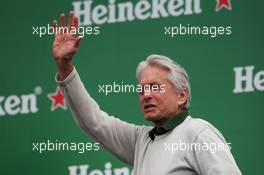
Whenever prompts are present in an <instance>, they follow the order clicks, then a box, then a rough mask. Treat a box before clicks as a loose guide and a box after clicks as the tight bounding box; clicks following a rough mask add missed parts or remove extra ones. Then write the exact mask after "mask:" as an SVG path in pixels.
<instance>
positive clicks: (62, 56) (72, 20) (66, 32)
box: [52, 11, 82, 63]
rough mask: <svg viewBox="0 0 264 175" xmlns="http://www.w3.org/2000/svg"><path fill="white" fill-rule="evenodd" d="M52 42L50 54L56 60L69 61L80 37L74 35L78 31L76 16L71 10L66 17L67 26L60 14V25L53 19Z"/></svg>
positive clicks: (76, 49)
mask: <svg viewBox="0 0 264 175" xmlns="http://www.w3.org/2000/svg"><path fill="white" fill-rule="evenodd" d="M53 26H54V31H55V32H54V33H55V34H54V42H53V49H52V54H53V57H54V58H55V61H56V62H58V63H59V62H61V61H70V60H71V59H72V57H73V56H74V55H75V54H76V52H77V51H78V48H79V44H80V41H81V39H82V38H81V37H78V36H77V35H76V33H77V32H76V31H78V17H76V16H74V13H73V12H72V11H71V12H70V13H69V18H68V26H66V25H65V16H64V14H61V16H60V26H59V27H58V24H57V21H56V20H54V22H53ZM73 30H74V31H73Z"/></svg>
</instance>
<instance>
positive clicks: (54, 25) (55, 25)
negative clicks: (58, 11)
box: [53, 20, 58, 37]
mask: <svg viewBox="0 0 264 175" xmlns="http://www.w3.org/2000/svg"><path fill="white" fill-rule="evenodd" d="M53 28H54V36H55V37H56V35H57V28H58V23H57V20H54V21H53Z"/></svg>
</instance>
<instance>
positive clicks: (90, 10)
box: [72, 0, 232, 26]
mask: <svg viewBox="0 0 264 175" xmlns="http://www.w3.org/2000/svg"><path fill="white" fill-rule="evenodd" d="M95 2H96V1H93V0H79V1H74V2H73V3H72V5H73V10H74V13H75V15H76V16H78V17H79V19H80V25H82V26H86V25H92V24H97V25H101V24H105V23H108V24H111V23H121V22H128V21H134V20H147V19H158V18H167V17H178V16H187V15H199V14H200V13H202V8H201V0H138V1H136V2H132V1H126V2H118V1H117V0H108V4H106V5H105V4H98V3H97V2H96V3H95ZM213 8H215V11H216V12H219V11H220V10H222V9H226V10H229V11H230V10H232V6H231V1H230V0H216V5H215V6H214V7H212V9H213Z"/></svg>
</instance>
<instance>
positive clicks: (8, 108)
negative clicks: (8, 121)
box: [0, 86, 42, 117]
mask: <svg viewBox="0 0 264 175" xmlns="http://www.w3.org/2000/svg"><path fill="white" fill-rule="evenodd" d="M41 93H42V88H41V87H40V86H37V87H35V89H34V92H33V93H29V94H23V95H9V96H0V117H1V116H5V115H11V116H13V115H16V114H29V113H36V112H38V106H37V95H40V94H41Z"/></svg>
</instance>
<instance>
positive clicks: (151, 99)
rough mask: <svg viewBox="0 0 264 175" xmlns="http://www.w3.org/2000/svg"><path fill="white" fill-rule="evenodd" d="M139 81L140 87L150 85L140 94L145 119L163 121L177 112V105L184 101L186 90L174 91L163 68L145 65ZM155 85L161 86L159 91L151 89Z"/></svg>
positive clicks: (166, 71)
mask: <svg viewBox="0 0 264 175" xmlns="http://www.w3.org/2000/svg"><path fill="white" fill-rule="evenodd" d="M139 83H140V85H141V86H142V87H145V86H147V87H150V89H149V90H148V91H145V92H142V93H141V94H140V105H141V109H142V111H143V113H144V118H145V119H146V120H149V121H152V122H155V123H157V122H159V121H163V120H164V119H166V118H169V117H171V116H173V115H175V114H176V113H177V112H179V110H180V107H179V106H180V105H182V104H183V103H184V102H185V101H186V92H185V91H184V92H182V93H177V92H176V90H175V88H174V86H173V85H172V83H171V82H170V81H169V79H168V70H166V69H165V68H161V67H158V66H147V67H146V68H145V69H144V70H143V71H142V72H141V74H140V77H139ZM157 86H159V87H161V88H160V89H159V91H157V90H156V91H153V89H154V87H157ZM152 87H153V88H152ZM151 88H152V91H151Z"/></svg>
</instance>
